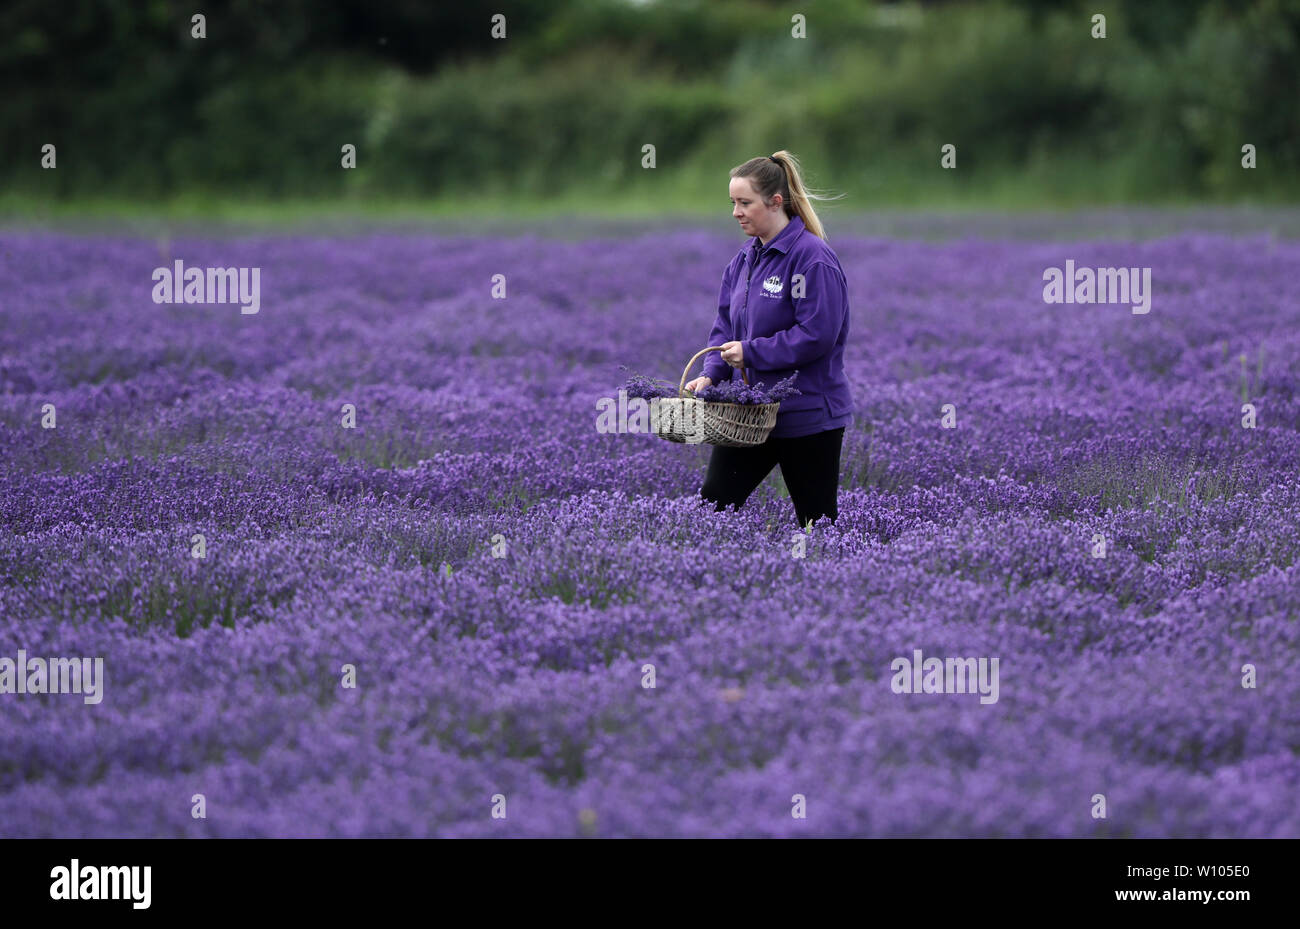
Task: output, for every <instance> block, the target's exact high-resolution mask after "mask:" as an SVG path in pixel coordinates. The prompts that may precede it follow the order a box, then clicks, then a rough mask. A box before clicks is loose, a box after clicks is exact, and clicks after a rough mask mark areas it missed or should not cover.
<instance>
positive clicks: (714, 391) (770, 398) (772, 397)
mask: <svg viewBox="0 0 1300 929" xmlns="http://www.w3.org/2000/svg"><path fill="white" fill-rule="evenodd" d="M798 376H799V372H798V371H796V372H795V373H794V374H791V375H790V376H789V377H787V378H785V379H784V380H781V381H777V382H776V386H775V387H773V388H772V389H771V390H764V389H763V382H762V381H759V382H758V383H757V384H746V383H745V382H744V381H740V380H734V379H733V380H730V381H723V382H722V383H721V384H710V385H709V386H708V387H703V388H701V389H699V390H697V391H696V392H695V396H696V397H697V398H698V399H700V400H705V401H707V402H709V403H740V404H744V405H747V406H748V405H753V404H761V403H780V402H781V401H782V400H785V399H787V398H789V397H797V396H799V394H800V391H798V390H796V389H795V387H794V379H795V378H796V377H798Z"/></svg>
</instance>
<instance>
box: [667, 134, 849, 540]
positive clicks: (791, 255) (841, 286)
mask: <svg viewBox="0 0 1300 929" xmlns="http://www.w3.org/2000/svg"><path fill="white" fill-rule="evenodd" d="M730 194H731V202H732V211H731V215H732V216H734V217H735V218H736V220H737V221H738V222H739V223H740V228H741V229H742V230H744V232H745V234H746V235H749V236H752V237H753V238H754V240H755V241H753V242H750V243H747V244H746V245H745V247H743V248H741V250H740V253H739V254H738V255H736V257H735V258H733V259H732V260H731V263H730V264H729V265H727V270H726V271H725V272H724V273H723V276H722V290H721V292H720V293H719V295H718V317H717V320H716V321H715V322H714V324H713V332H712V334H711V335H710V336H709V341H708V343H707V344H709V345H721V346H722V351H721V352H711V353H710V354H708V355H707V356H706V360H705V364H704V375H703V376H701V377H697V378H696V379H695V380H693V381H691V382H690V383H689V384H687V385H686V386H687V387H688V388H689V389H690V390H693V391H694V390H699V389H701V388H702V387H706V386H708V385H709V384H715V383H717V382H719V381H723V380H729V379H731V377H732V376H733V374H734V375H735V376H736V377H739V376H740V375H738V374H735V370H736V369H738V368H744V369H745V370H746V372H747V373H748V377H749V382H750V383H751V384H753V383H755V382H757V381H762V382H764V383H765V384H766V385H767V386H768V387H771V386H773V385H774V384H775V383H776V382H777V381H779V380H781V379H782V378H785V377H788V376H789V375H791V374H793V373H794V372H795V371H798V372H799V377H798V378H796V380H795V387H796V388H798V389H799V390H800V391H801V395H800V396H797V397H792V398H790V399H788V400H783V401H781V408H780V410H779V411H778V413H777V417H776V427H775V428H774V429H773V430H772V433H771V435H770V436H769V437H768V439H767V441H765V442H764V443H763V444H761V445H752V446H745V447H739V448H737V447H730V446H723V445H715V446H714V447H713V454H712V457H711V458H710V459H709V470H708V474H707V475H706V476H705V479H704V486H703V487H701V488H700V495H701V496H702V497H704V498H705V499H706V500H709V501H712V502H713V503H715V504H716V507H715V509H717V510H721V509H722V508H723V507H724V506H727V505H729V504H735V506H736V507H737V508H739V507H741V506H743V505H744V503H745V500H746V499H748V497H749V495H750V494H751V493H752V492H753V491H754V488H756V487H757V486H758V485H759V484H760V483H762V481H763V478H765V477H767V475H768V472H770V471H771V470H772V466H773V465H777V464H779V465H780V466H781V477H782V478H783V479H784V480H785V485H786V488H787V489H788V490H789V491H790V500H791V502H792V503H794V512H795V518H796V519H797V520H798V522H799V525H800V527H807V526H808V524H809V523H812V522H815V521H816V520H817V519H819V518H820V517H822V516H827V517H829V518H830V520H831V522H834V521H835V519H836V517H837V516H838V515H839V509H838V505H837V491H838V490H839V477H840V448H841V445H842V443H843V440H844V429H845V427H846V426H848V424H849V423H850V422H852V420H853V400H852V396H851V395H850V393H849V384H848V381H847V380H846V379H845V377H844V343H845V341H846V340H847V339H848V336H849V297H848V285H847V283H846V282H845V278H844V269H843V268H841V267H840V262H839V259H838V258H837V257H836V256H835V252H833V251H832V250H831V247H830V246H829V245H827V244H826V241H825V235H824V233H823V230H822V225H821V222H820V221H819V220H818V219H817V214H816V213H814V212H813V209H812V203H811V201H810V194H809V193H808V191H807V190H806V189H805V188H804V185H803V179H802V178H801V177H800V174H799V163H798V162H797V161H796V160H795V158H794V156H793V155H791V154H790V153H789V152H786V151H780V152H777V153H776V154H775V155H770V156H768V157H767V158H754V159H751V160H750V161H747V162H745V163H744V164H742V165H740V166H739V167H736V168H732V169H731V184H730ZM819 199H820V198H819Z"/></svg>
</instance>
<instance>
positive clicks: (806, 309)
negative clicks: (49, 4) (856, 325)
mask: <svg viewBox="0 0 1300 929" xmlns="http://www.w3.org/2000/svg"><path fill="white" fill-rule="evenodd" d="M799 273H801V274H803V276H804V280H803V287H804V289H803V296H802V297H795V296H794V289H793V287H792V288H791V292H790V293H791V302H792V303H793V304H794V318H795V324H794V325H793V326H791V327H790V328H789V329H783V330H781V331H780V332H778V333H775V334H774V335H769V336H764V337H763V338H761V339H749V340H748V341H746V342H743V343H741V344H742V345H743V347H744V348H743V350H744V355H745V366H746V367H750V368H759V369H761V370H763V371H782V370H785V369H786V368H798V367H800V366H801V365H805V364H808V363H809V362H810V361H815V360H816V359H818V358H820V357H822V356H823V355H825V354H826V353H827V352H829V351H830V350H831V348H832V347H833V346H834V345H835V340H836V338H838V337H839V334H840V329H841V328H842V327H843V326H844V315H845V311H846V310H847V308H848V305H849V292H848V286H847V285H846V284H845V282H844V276H843V275H842V274H841V273H840V271H839V269H838V268H836V267H835V266H834V265H833V264H830V263H829V262H825V261H819V262H817V263H816V264H813V265H809V266H808V267H807V268H806V269H804V270H803V271H801V272H799ZM791 280H793V278H791Z"/></svg>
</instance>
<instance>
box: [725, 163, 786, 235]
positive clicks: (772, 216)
mask: <svg viewBox="0 0 1300 929" xmlns="http://www.w3.org/2000/svg"><path fill="white" fill-rule="evenodd" d="M730 193H731V215H732V216H733V217H735V219H736V221H737V222H739V223H740V228H741V230H743V231H744V233H745V234H746V235H756V236H759V237H761V238H767V237H768V233H769V232H770V231H771V229H772V227H773V226H774V225H775V224H776V219H777V217H778V216H780V215H781V195H780V194H777V195H776V196H775V197H773V198H772V201H773V202H772V205H771V206H764V205H763V201H762V200H761V199H760V198H759V196H758V194H757V193H755V192H754V188H753V187H752V186H750V183H749V178H747V177H733V178H732V179H731V185H730Z"/></svg>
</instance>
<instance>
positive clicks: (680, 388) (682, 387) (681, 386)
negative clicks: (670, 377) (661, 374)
mask: <svg viewBox="0 0 1300 929" xmlns="http://www.w3.org/2000/svg"><path fill="white" fill-rule="evenodd" d="M720 351H722V346H721V345H710V346H709V347H708V348H702V349H700V350H699V351H698V352H696V353H695V354H694V355H692V356H691V360H690V361H688V362H686V370H684V371H683V372H682V379H681V381H680V382H678V384H677V396H678V397H685V396H686V375H688V374H690V373H691V365H693V364H695V359H696V358H699V357H700V356H701V355H704V354H707V353H708V352H720ZM740 378H741V380H743V381H744V382H745V386H749V378H748V377H747V376H746V375H745V369H744V368H741V369H740ZM669 383H672V382H671V381H669Z"/></svg>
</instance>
